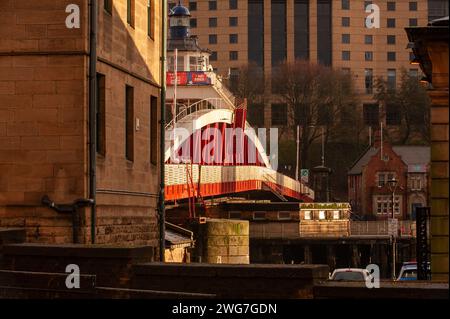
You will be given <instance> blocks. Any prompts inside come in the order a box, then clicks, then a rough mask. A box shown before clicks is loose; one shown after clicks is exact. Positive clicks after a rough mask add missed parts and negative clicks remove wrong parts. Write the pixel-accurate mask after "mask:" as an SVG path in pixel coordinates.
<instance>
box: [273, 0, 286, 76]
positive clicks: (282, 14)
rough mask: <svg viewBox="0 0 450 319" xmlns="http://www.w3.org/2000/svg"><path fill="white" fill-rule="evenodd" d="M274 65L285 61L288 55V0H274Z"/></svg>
mask: <svg viewBox="0 0 450 319" xmlns="http://www.w3.org/2000/svg"><path fill="white" fill-rule="evenodd" d="M271 32H272V66H273V67H274V66H276V65H277V64H279V63H281V62H283V61H284V60H285V59H286V56H287V41H286V1H282V0H272V27H271Z"/></svg>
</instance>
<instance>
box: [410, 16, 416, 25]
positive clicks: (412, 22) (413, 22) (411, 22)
mask: <svg viewBox="0 0 450 319" xmlns="http://www.w3.org/2000/svg"><path fill="white" fill-rule="evenodd" d="M409 26H410V27H417V19H416V18H411V19H409Z"/></svg>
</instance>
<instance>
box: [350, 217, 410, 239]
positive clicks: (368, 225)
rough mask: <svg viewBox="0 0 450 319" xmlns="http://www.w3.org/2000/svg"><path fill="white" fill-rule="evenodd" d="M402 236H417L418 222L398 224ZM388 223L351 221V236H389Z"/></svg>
mask: <svg viewBox="0 0 450 319" xmlns="http://www.w3.org/2000/svg"><path fill="white" fill-rule="evenodd" d="M398 225H399V227H398V230H399V235H400V236H404V237H406V236H411V237H415V236H416V222H415V221H411V220H400V221H399V223H398ZM388 234H389V232H388V221H387V220H381V221H351V222H350V235H388Z"/></svg>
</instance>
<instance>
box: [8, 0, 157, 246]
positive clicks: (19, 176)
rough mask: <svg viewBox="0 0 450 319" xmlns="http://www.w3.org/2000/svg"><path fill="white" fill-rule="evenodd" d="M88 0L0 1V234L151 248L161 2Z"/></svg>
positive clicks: (45, 240)
mask: <svg viewBox="0 0 450 319" xmlns="http://www.w3.org/2000/svg"><path fill="white" fill-rule="evenodd" d="M89 3H90V1H88V0H70V1H69V0H54V1H25V0H6V1H1V2H0V38H1V40H0V227H21V228H25V229H26V234H27V241H29V242H42V243H70V242H72V241H75V242H79V243H91V242H94V239H95V242H96V243H99V244H103V243H121V244H125V243H126V244H149V245H152V246H155V247H157V246H158V243H159V239H158V238H159V232H158V216H157V203H158V193H159V183H160V177H159V176H160V165H159V163H160V162H159V137H160V130H159V118H160V112H159V108H160V107H159V104H160V103H159V98H160V79H161V76H160V75H161V63H160V57H161V43H162V41H161V39H162V37H161V26H160V25H161V17H162V16H163V15H162V12H161V11H162V10H161V2H160V1H155V0H150V1H149V0H131V1H126V0H116V1H111V0H104V1H94V3H96V4H97V10H96V13H92V12H91V9H90V6H89ZM69 5H70V6H69ZM77 8H78V9H79V18H80V19H79V21H80V24H79V28H78V27H77V26H76V24H77V23H76V22H77V18H78V16H77V14H76V13H77ZM66 10H67V11H66ZM71 10H72V11H71ZM71 14H74V15H72V16H71ZM93 18H95V19H93ZM95 20H97V23H95ZM66 21H68V22H69V25H70V23H72V25H74V26H75V27H74V28H68V27H67V24H66ZM90 21H94V23H90ZM95 27H96V28H95ZM95 29H96V30H95ZM94 31H95V32H96V33H97V38H96V40H97V43H96V45H95V42H93V41H92V40H93V39H94V37H92V36H91V34H92V32H94ZM93 44H94V45H95V50H90V48H91V47H94V46H93ZM94 53H96V58H95V56H94V55H93V54H94ZM91 61H95V63H92V65H90V62H91ZM94 79H96V81H95V80H94ZM91 88H93V89H91ZM93 102H95V103H93ZM95 124H96V125H95ZM44 196H47V197H48V200H47V202H46V203H47V205H48V204H50V202H52V201H53V202H54V203H55V204H71V203H73V202H74V201H75V200H76V199H80V198H81V199H83V200H82V201H79V202H78V204H79V206H80V207H79V209H77V210H74V211H75V212H76V214H73V212H72V206H59V208H60V209H61V210H62V211H65V212H67V214H64V213H61V212H57V211H55V209H51V208H49V207H46V206H45V205H44V204H45V203H44V204H43V203H42V198H43V197H44ZM88 199H95V206H94V205H91V202H90V201H88ZM91 217H93V218H91ZM91 234H93V235H94V236H95V237H94V238H92V236H91Z"/></svg>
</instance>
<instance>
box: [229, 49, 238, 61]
mask: <svg viewBox="0 0 450 319" xmlns="http://www.w3.org/2000/svg"><path fill="white" fill-rule="evenodd" d="M237 59H238V52H237V51H230V60H231V61H236V60H237Z"/></svg>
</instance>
